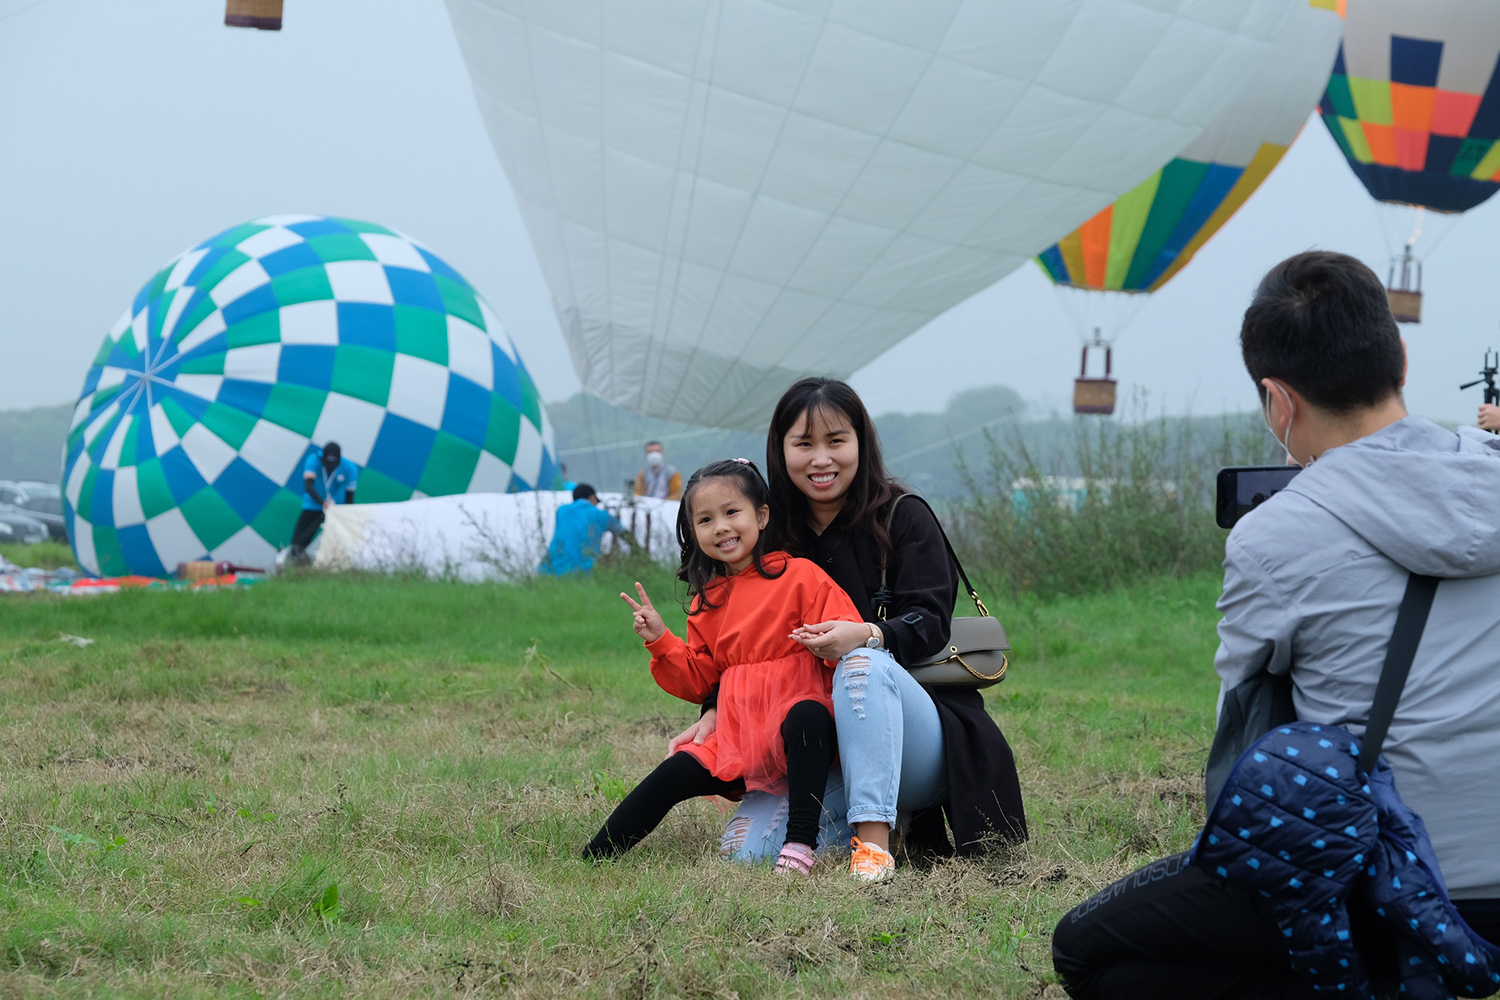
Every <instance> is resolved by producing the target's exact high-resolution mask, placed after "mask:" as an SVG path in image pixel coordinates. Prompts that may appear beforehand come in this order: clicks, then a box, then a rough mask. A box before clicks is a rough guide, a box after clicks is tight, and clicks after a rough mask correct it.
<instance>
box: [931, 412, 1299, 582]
mask: <svg viewBox="0 0 1500 1000" xmlns="http://www.w3.org/2000/svg"><path fill="white" fill-rule="evenodd" d="M1145 407H1146V403H1145V400H1144V398H1143V397H1140V396H1138V397H1137V398H1136V399H1135V400H1134V401H1133V403H1132V415H1133V417H1134V419H1130V420H1112V421H1110V420H1103V421H1101V420H1097V419H1093V418H1087V417H1082V418H1078V419H1077V420H1076V421H1075V423H1074V426H1073V440H1072V447H1071V449H1066V450H1065V449H1059V450H1056V451H1054V452H1053V453H1052V457H1051V458H1050V459H1048V460H1042V459H1039V458H1038V456H1037V455H1036V454H1035V453H1034V452H1033V451H1032V450H1031V449H1030V448H1029V447H1028V446H1027V445H1026V443H1025V442H1024V441H1023V440H1022V439H1021V438H1020V437H1019V436H1018V435H1012V436H1009V437H998V436H995V435H992V434H990V435H987V436H986V445H987V447H986V451H985V456H984V460H983V462H982V463H981V464H979V465H978V467H974V466H970V465H967V464H966V465H965V466H964V468H963V470H962V472H963V477H964V483H965V487H966V492H967V495H966V496H964V497H963V498H962V499H960V500H959V501H958V502H957V504H956V510H955V514H956V518H955V522H956V525H957V527H958V531H957V532H956V534H957V536H958V538H957V539H956V544H958V545H959V547H960V549H961V550H962V551H963V553H964V555H965V557H966V562H967V563H969V564H972V567H973V568H974V569H975V570H976V572H977V575H978V576H979V577H980V578H981V579H983V580H984V581H985V583H986V584H987V585H988V586H989V587H990V588H992V589H996V588H998V589H1000V590H1002V591H1004V592H1008V593H1010V594H1012V595H1016V594H1026V593H1029V594H1034V595H1036V596H1039V597H1043V598H1046V597H1052V596H1056V595H1060V594H1089V593H1097V592H1101V591H1106V590H1111V589H1114V588H1117V587H1126V586H1130V585H1133V584H1137V583H1139V582H1140V581H1142V580H1144V579H1147V578H1150V577H1155V576H1161V575H1167V576H1183V575H1186V574H1194V573H1202V572H1206V571H1209V570H1212V569H1214V568H1216V567H1217V566H1218V565H1219V564H1220V563H1221V562H1222V560H1223V557H1224V535H1225V532H1224V531H1223V530H1222V529H1220V528H1219V527H1217V526H1216V524H1215V523H1214V507H1213V504H1214V495H1213V494H1214V483H1215V477H1216V474H1217V471H1218V469H1219V468H1220V467H1221V466H1225V465H1254V464H1268V463H1270V462H1272V461H1273V460H1274V457H1275V456H1274V455H1273V452H1274V450H1275V445H1274V442H1272V441H1271V440H1270V437H1269V435H1267V434H1266V432H1265V430H1264V428H1263V427H1261V426H1260V423H1259V418H1258V417H1254V416H1233V417H1229V416H1226V417H1224V418H1223V419H1221V420H1220V421H1218V422H1217V424H1205V422H1203V421H1194V420H1190V419H1185V418H1173V417H1167V416H1156V417H1149V416H1147V415H1146V412H1145Z"/></svg>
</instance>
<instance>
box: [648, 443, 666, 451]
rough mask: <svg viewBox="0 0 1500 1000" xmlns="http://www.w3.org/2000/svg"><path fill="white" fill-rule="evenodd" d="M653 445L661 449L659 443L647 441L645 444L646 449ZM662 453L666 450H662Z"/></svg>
mask: <svg viewBox="0 0 1500 1000" xmlns="http://www.w3.org/2000/svg"><path fill="white" fill-rule="evenodd" d="M653 444H654V445H656V446H657V447H658V448H661V442H660V441H647V442H646V447H647V448H649V447H651V446H652V445H653ZM662 451H666V449H665V448H662Z"/></svg>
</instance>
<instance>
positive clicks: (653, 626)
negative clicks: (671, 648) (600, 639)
mask: <svg viewBox="0 0 1500 1000" xmlns="http://www.w3.org/2000/svg"><path fill="white" fill-rule="evenodd" d="M635 592H636V593H637V594H640V595H641V603H639V604H637V603H636V602H634V601H632V600H631V599H630V598H629V597H627V596H626V595H624V594H621V595H620V600H622V601H624V602H625V603H626V604H628V605H630V610H631V611H633V612H635V614H634V616H633V617H632V618H631V625H632V626H633V627H634V628H635V634H636V635H638V636H640V637H641V639H642V640H643V641H644V642H648V643H651V642H655V641H656V640H657V639H660V638H661V637H662V636H664V635H666V634H667V626H666V623H665V622H663V621H662V620H661V615H659V614H657V613H656V608H654V607H652V606H651V598H649V597H647V596H646V588H645V587H642V586H641V584H640V581H636V585H635ZM712 731H713V730H709V732H712Z"/></svg>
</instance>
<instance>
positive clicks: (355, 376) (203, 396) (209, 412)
mask: <svg viewBox="0 0 1500 1000" xmlns="http://www.w3.org/2000/svg"><path fill="white" fill-rule="evenodd" d="M330 440H333V441H337V442H339V444H340V445H341V447H342V449H343V454H344V457H345V458H347V459H349V460H351V461H352V462H354V463H355V464H356V465H358V466H359V467H360V469H361V472H360V479H359V489H358V491H357V499H358V500H359V501H360V502H380V501H388V500H404V499H408V498H410V497H412V496H436V495H442V494H451V493H464V492H513V491H518V490H529V489H534V488H537V487H541V488H544V489H550V488H552V487H553V486H554V485H555V483H556V481H557V478H558V477H557V460H556V446H555V444H554V443H553V434H552V428H551V424H550V422H549V421H548V419H547V414H546V409H545V407H544V406H543V404H542V401H541V398H540V396H539V395H538V393H537V391H536V387H535V386H534V385H533V384H532V381H531V378H530V376H529V375H528V374H527V372H526V368H525V366H524V364H522V362H521V359H520V358H519V356H518V355H517V353H516V350H515V347H514V345H513V344H512V343H511V341H510V338H509V337H508V336H507V335H506V333H505V331H504V330H503V329H502V328H501V326H500V324H499V323H498V321H497V320H496V319H495V316H494V314H493V313H492V312H491V310H490V308H489V306H488V305H487V304H486V303H485V302H484V300H483V299H482V298H480V296H479V295H478V293H476V292H475V291H474V289H473V287H472V286H470V285H469V283H468V282H467V281H465V280H464V278H463V277H462V276H461V275H460V274H459V273H458V272H457V271H455V270H454V269H453V268H452V267H450V266H449V265H448V264H447V263H445V262H444V261H443V260H442V258H440V257H438V256H437V255H436V254H434V253H433V252H432V251H431V250H429V249H428V248H427V247H425V246H423V245H421V244H419V243H417V242H415V241H413V240H411V239H410V238H408V237H405V236H402V235H401V234H399V233H396V232H394V231H392V230H389V229H385V228H383V227H381V226H376V225H372V224H370V223H364V222H357V221H354V220H350V219H337V218H330V217H324V216H303V215H298V216H276V217H271V218H265V219H259V220H257V221H255V222H250V223H246V224H244V225H241V226H236V227H234V228H233V229H230V230H227V231H226V232H224V233H221V234H219V235H218V236H215V237H213V238H212V239H209V240H206V241H204V242H203V243H200V244H198V245H197V246H195V247H193V248H192V249H190V250H187V251H185V252H183V253H182V254H181V255H179V256H178V257H176V258H175V259H173V260H172V261H170V262H169V263H168V264H167V265H166V266H165V267H163V268H162V269H161V270H160V271H159V272H157V274H156V275H155V276H154V277H153V278H152V279H151V280H150V281H148V282H147V283H146V284H145V285H144V286H143V287H142V288H141V290H140V292H139V293H138V294H137V295H136V297H135V300H134V302H132V304H131V306H130V308H128V309H126V310H125V312H124V314H123V315H122V316H121V317H120V319H119V321H118V322H116V324H115V326H114V327H113V328H112V329H111V331H110V333H109V335H108V336H107V337H105V340H104V344H103V346H102V347H101V348H100V350H99V354H98V356H97V357H96V358H95V359H94V364H93V367H91V368H90V369H89V372H88V375H87V377H86V378H85V380H84V386H83V392H82V394H81V397H80V399H79V401H78V405H77V408H76V409H75V410H74V414H73V421H72V427H71V429H70V431H69V435H68V444H67V457H66V462H65V466H64V472H63V485H64V497H65V512H66V514H67V518H68V529H69V535H70V537H71V538H72V540H73V548H74V552H75V554H76V555H77V557H78V561H79V564H80V565H82V566H83V567H84V569H86V570H88V571H89V572H91V573H99V574H107V575H115V574H123V573H138V574H141V575H147V576H160V575H165V574H167V573H170V572H171V571H172V570H173V568H174V567H175V566H176V565H177V564H178V563H179V562H183V561H187V560H192V559H206V558H212V559H215V560H228V561H231V562H236V563H239V564H242V565H251V566H268V565H269V564H270V563H271V561H272V559H273V558H274V556H275V554H276V551H277V550H278V549H279V548H281V547H282V546H284V545H286V544H287V542H288V541H289V539H290V537H291V532H292V526H293V524H294V523H295V521H296V519H297V515H298V511H299V510H300V508H301V505H302V499H301V498H302V495H303V489H302V467H303V463H304V461H305V459H306V457H307V456H308V455H309V454H310V453H311V452H312V451H313V450H314V447H315V446H317V447H321V446H322V445H323V444H324V443H326V442H327V441H330Z"/></svg>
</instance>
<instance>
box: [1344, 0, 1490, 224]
mask: <svg viewBox="0 0 1500 1000" xmlns="http://www.w3.org/2000/svg"><path fill="white" fill-rule="evenodd" d="M1319 110H1320V111H1321V113H1322V116H1323V122H1324V124H1326V125H1327V126H1328V131H1329V132H1330V133H1331V134H1332V135H1333V138H1334V141H1335V142H1337V143H1338V145H1339V148H1340V149H1341V150H1343V153H1344V157H1345V159H1347V160H1348V161H1349V166H1350V167H1351V168H1353V170H1354V173H1355V174H1356V175H1357V176H1358V177H1359V179H1360V181H1362V182H1363V183H1364V185H1365V188H1366V189H1367V190H1368V191H1369V192H1370V194H1371V195H1372V196H1373V197H1374V198H1375V199H1376V200H1378V201H1385V202H1394V203H1398V204H1408V205H1418V206H1421V207H1423V208H1430V209H1434V210H1436V211H1439V212H1463V211H1466V210H1468V209H1470V208H1473V207H1474V206H1475V205H1478V204H1479V203H1480V202H1482V201H1484V200H1485V199H1486V198H1488V197H1489V196H1490V195H1492V194H1494V193H1495V190H1496V188H1497V187H1500V4H1496V3H1494V2H1493V0H1425V2H1423V3H1410V2H1403V0H1360V2H1359V3H1351V4H1349V6H1348V13H1347V22H1346V25H1345V29H1344V45H1343V49H1342V50H1341V51H1340V53H1339V58H1338V62H1337V63H1336V64H1335V65H1334V70H1333V77H1332V79H1331V80H1329V83H1328V91H1327V93H1326V94H1324V95H1323V102H1322V105H1321V106H1320V108H1319Z"/></svg>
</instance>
